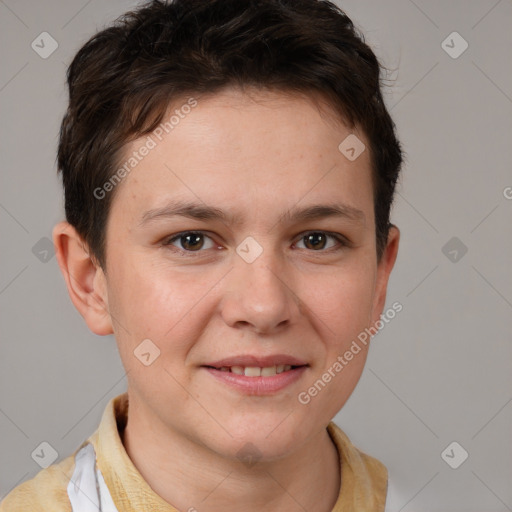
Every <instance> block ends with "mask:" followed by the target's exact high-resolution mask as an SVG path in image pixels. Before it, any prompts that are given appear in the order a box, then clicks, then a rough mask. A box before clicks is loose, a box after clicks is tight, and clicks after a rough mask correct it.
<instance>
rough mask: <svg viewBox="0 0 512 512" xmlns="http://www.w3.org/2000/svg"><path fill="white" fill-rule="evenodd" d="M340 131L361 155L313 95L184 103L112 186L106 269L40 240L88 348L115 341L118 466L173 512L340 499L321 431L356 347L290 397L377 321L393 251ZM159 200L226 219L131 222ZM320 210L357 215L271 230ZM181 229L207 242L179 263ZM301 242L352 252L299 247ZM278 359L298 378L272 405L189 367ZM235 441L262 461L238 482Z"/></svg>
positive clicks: (355, 373) (59, 235)
mask: <svg viewBox="0 0 512 512" xmlns="http://www.w3.org/2000/svg"><path fill="white" fill-rule="evenodd" d="M173 107H174V108H175V107H176V106H175V105H174V106H173ZM327 109H328V107H327ZM350 133H355V134H357V136H358V137H359V138H360V139H361V140H362V141H363V142H364V143H365V144H366V146H367V147H368V144H367V140H366V138H365V136H364V134H362V133H360V132H358V131H357V130H355V129H352V130H349V129H348V128H347V127H346V126H345V125H344V124H343V123H341V122H338V121H336V120H335V119H334V118H333V117H332V116H329V115H326V114H325V111H324V109H321V108H319V104H318V102H314V101H313V100H312V97H309V98H308V97H303V96H298V95H292V94H284V93H278V92H268V91H267V92H264V91H257V90H255V91H252V93H251V94H249V93H248V92H247V91H246V92H241V91H238V90H235V89H228V90H225V91H223V92H221V93H216V94H215V95H212V96H209V97H203V98H198V105H197V107H195V108H194V109H193V110H192V111H191V113H190V114H188V115H187V116H186V117H185V118H184V119H182V120H181V121H180V123H179V125H178V126H176V127H175V128H174V130H173V131H172V132H170V133H169V135H168V136H166V137H165V138H164V140H162V141H161V142H159V143H158V145H157V147H156V148H154V149H152V150H151V151H150V153H149V154H148V155H147V156H146V157H145V158H144V159H143V160H142V161H141V162H140V163H139V164H138V165H137V167H136V168H135V169H134V170H133V171H132V172H131V173H130V174H128V175H127V176H126V178H124V180H123V182H122V183H121V184H120V185H118V189H117V190H116V191H115V193H116V195H115V198H114V201H113V204H112V209H111V212H110V216H109V221H108V225H107V237H106V254H107V263H106V272H104V271H103V270H102V269H101V268H100V267H99V266H98V265H96V264H95V263H94V259H93V258H91V257H90V255H89V252H88V250H87V247H86V246H85V244H84V243H83V242H82V241H81V239H80V237H79V236H78V235H77V233H76V232H75V230H74V229H73V228H72V227H71V226H70V225H69V224H67V223H65V222H63V223H60V224H58V225H57V226H56V227H55V229H54V243H55V245H56V248H57V257H58V262H59V265H60V267H61V270H62V272H63V274H64V277H65V279H66V282H67V285H68V289H69V293H70V296H71V299H72V300H73V303H74V304H75V306H76V307H77V309H78V311H79V312H80V313H81V314H82V316H83V317H84V319H85V321H86V322H87V325H88V326H89V328H90V329H91V330H92V331H93V332H94V333H96V334H99V335H107V334H111V333H114V335H115V338H116V342H117V345H118V348H119V352H120V355H121V358H122V362H123V365H124V367H125V369H126V371H127V373H128V395H129V401H130V411H129V419H128V424H127V427H126V430H125V434H124V439H123V442H124V445H125V447H126V450H127V453H128V455H129V456H130V458H131V459H132V461H133V462H134V465H135V466H136V467H137V469H138V470H139V471H140V473H141V474H142V476H143V477H144V479H145V480H146V481H147V482H148V483H149V485H150V486H151V487H152V488H153V489H154V490H155V492H156V493H158V494H159V495H160V496H161V497H162V498H163V499H164V500H166V501H167V502H169V503H171V504H173V505H174V506H175V507H176V508H178V509H179V510H188V509H189V508H190V507H197V508H198V509H200V510H206V511H208V512H216V511H221V510H223V511H225V510H234V507H235V505H234V504H236V509H237V510H239V509H240V508H242V509H243V510H246V511H249V512H250V511H260V510H262V509H264V510H266V511H270V512H272V511H278V510H288V511H292V512H294V511H299V510H300V511H302V510H304V509H305V510H316V511H319V512H323V511H325V512H327V511H330V510H331V509H332V507H333V506H334V504H335V502H336V500H337V497H338V493H339V482H340V474H339V461H338V456H337V451H336V449H335V446H334V444H333V443H332V441H331V440H330V437H329V436H328V433H327V431H326V426H327V424H328V423H329V421H330V420H331V419H332V418H333V417H334V416H335V415H336V413H337V412H338V411H339V410H340V409H341V407H342V406H343V405H344V404H345V402H346V400H347V399H348V397H349V396H350V394H351V393H352V391H353V390H354V388H355V386H356V384H357V382H358V380H359V378H360V375H361V372H362V370H363V367H364V364H365V360H366V355H367V349H365V348H363V350H361V352H360V353H359V354H357V355H356V356H355V357H354V358H353V360H352V361H350V363H349V364H348V365H347V366H346V367H345V368H344V369H343V371H341V372H340V373H338V374H337V375H336V377H335V378H333V379H332V381H331V382H330V383H329V384H327V385H326V387H325V388H324V389H323V390H322V391H321V392H320V393H319V394H318V395H317V396H315V397H314V398H312V399H311V401H310V402H309V403H308V404H307V405H303V404H301V403H299V401H298V399H297V396H298V394H299V393H300V392H301V391H305V390H307V389H308V388H309V387H310V386H311V385H312V384H313V383H314V382H315V381H317V380H318V379H319V378H321V376H322V374H323V373H324V372H325V371H326V370H327V369H328V368H329V367H331V366H332V365H333V363H334V362H335V361H336V358H337V357H338V356H339V355H343V354H344V353H345V351H346V350H348V348H349V347H350V345H351V343H352V341H353V340H355V339H356V338H357V335H358V334H359V333H360V332H362V331H363V330H364V329H365V328H366V327H369V326H371V325H373V324H374V323H375V322H376V321H377V320H378V319H379V317H380V315H381V313H382V312H383V308H384V303H385V298H386V288H387V283H388V278H389V275H390V272H391V270H392V267H393V265H394V262H395V259H396V254H397V250H398V242H399V231H398V229H397V228H395V227H392V228H391V231H390V234H389V238H388V244H387V247H386V249H385V251H384V254H383V255H382V257H381V259H380V260H379V261H377V257H376V240H375V224H374V210H373V191H372V184H371V183H372V181H371V166H370V155H369V151H368V150H365V151H364V152H363V153H362V154H361V155H360V156H359V157H358V158H357V159H356V160H355V161H353V162H351V161H349V160H348V159H347V158H346V157H345V156H344V155H343V154H342V153H341V152H340V151H339V150H338V145H339V144H340V142H341V141H343V140H344V139H345V137H347V136H348V135H349V134H350ZM146 137H147V136H144V137H142V138H141V139H140V140H138V141H135V142H134V143H133V144H131V145H130V146H127V148H126V154H127V155H128V154H129V153H130V152H131V151H133V150H134V149H137V148H138V147H140V146H141V144H142V142H143V141H144V140H145V139H146ZM172 199H180V200H187V201H195V202H199V203H201V204H204V203H206V204H207V205H212V206H215V207H217V208H220V209H222V210H224V211H226V212H228V213H233V214H236V215H237V216H238V222H237V223H234V224H231V223H230V222H228V221H225V222H224V221H219V220H211V219H210V220H197V219H190V218H186V217H171V218H167V217H158V218H156V219H154V220H152V221H149V222H146V223H142V224H141V220H142V218H143V215H144V214H145V212H147V211H150V210H155V209H158V208H161V207H163V206H164V205H166V204H167V203H168V201H170V200H172ZM327 203H329V204H331V203H338V204H339V203H343V204H344V205H348V206H350V207H352V208H355V209H357V210H360V211H361V212H362V217H361V218H359V219H355V220H354V219H350V218H347V217H328V218H321V219H315V220H307V221H304V220H302V221H293V222H291V221H290V222H289V221H278V219H279V217H280V215H282V214H284V213H286V212H287V211H288V210H291V209H293V208H303V207H306V206H310V205H313V204H327ZM187 230H202V231H205V232H206V233H205V237H204V238H203V245H202V246H201V243H199V244H198V246H199V248H197V247H198V246H194V245H192V250H189V251H188V253H187V252H186V248H187V247H188V248H190V246H187V245H186V240H183V238H182V239H181V241H180V239H179V238H178V239H177V240H175V241H174V242H173V244H172V245H165V242H166V241H167V240H168V239H169V238H171V235H175V234H177V233H180V232H183V231H187ZM311 231H313V232H319V231H320V232H325V231H327V232H332V233H337V234H339V235H342V236H343V237H345V238H346V239H347V240H348V242H347V244H346V245H341V243H340V242H339V241H337V240H336V239H334V238H331V237H326V238H325V242H324V241H323V239H322V238H320V242H317V244H318V245H315V244H314V243H313V244H311V243H309V244H308V240H307V239H305V238H304V236H305V234H307V233H305V232H311ZM248 236H251V237H253V238H254V239H255V240H256V241H257V242H258V243H259V245H260V246H261V247H262V248H263V252H262V254H261V255H260V256H259V257H258V258H257V259H256V260H255V261H254V262H252V263H247V262H246V261H244V260H243V259H242V258H241V257H240V256H239V255H238V254H237V253H236V248H237V246H238V245H239V244H240V243H241V242H242V241H243V240H244V239H245V238H246V237H248ZM200 242H201V239H200ZM193 243H195V240H193ZM323 244H325V245H323ZM194 248H196V250H195V252H194ZM148 338H149V339H150V340H152V342H153V343H154V344H155V345H156V346H158V348H159V350H160V356H159V357H158V358H157V359H156V360H155V361H154V362H153V363H152V364H151V365H149V366H145V365H143V364H141V362H140V361H139V360H138V359H137V358H136V357H135V356H134V350H135V349H136V348H137V346H138V345H139V344H140V343H141V342H142V340H144V339H148ZM276 353H282V354H283V353H284V354H290V355H294V356H295V357H298V358H300V359H302V360H305V361H306V362H307V363H308V364H309V367H308V368H307V370H306V371H305V372H304V374H303V375H302V377H301V378H300V379H299V380H298V381H297V382H295V383H293V384H292V385H290V386H288V387H287V388H285V389H284V390H281V391H279V392H277V393H274V394H273V395H271V396H250V395H248V394H244V393H241V392H239V391H237V390H234V389H232V388H229V387H227V386H226V385H225V384H223V383H221V382H218V381H217V380H216V379H214V378H213V377H212V376H211V375H210V374H209V373H208V372H207V371H206V370H205V369H204V368H201V365H204V364H208V363H209V362H213V361H215V360H218V359H220V358H224V357H230V356H233V355H239V354H258V355H270V354H276ZM249 442H250V443H252V444H253V445H255V446H256V447H257V449H258V450H259V454H260V459H259V461H258V463H257V464H255V465H254V466H252V467H248V466H246V465H244V464H243V463H242V462H241V461H240V460H239V459H238V458H237V452H238V450H240V449H241V448H242V447H244V446H245V445H246V443H249ZM212 491H213V492H212ZM241 505H242V506H241Z"/></svg>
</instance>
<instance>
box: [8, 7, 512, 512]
mask: <svg viewBox="0 0 512 512" xmlns="http://www.w3.org/2000/svg"><path fill="white" fill-rule="evenodd" d="M339 5H340V6H341V7H343V8H344V9H346V12H347V14H348V15H349V16H350V17H351V18H352V19H353V20H354V22H355V23H356V25H357V26H359V27H360V28H361V29H362V30H363V31H364V33H365V34H366V39H367V41H368V42H369V43H370V44H371V45H372V47H373V48H374V50H375V52H376V53H377V55H378V56H379V57H380V58H381V60H382V62H383V64H385V65H386V66H387V67H388V68H390V74H389V78H390V79H391V80H390V82H389V86H388V87H386V101H387V103H388V105H389V108H390V109H391V114H392V115H393V117H394V119H395V121H396V123H397V126H398V130H399V136H400V138H401V140H402V142H403V145H404V149H405V151H406V154H407V155H406V158H407V161H406V165H405V167H404V172H403V177H402V180H401V182H400V185H399V187H398V195H397V200H396V205H395V208H394V212H393V221H394V222H395V223H396V224H397V225H398V226H399V227H400V228H401V231H402V239H401V247H400V251H399V257H398V261H397V265H396V267H395V271H394V274H393V275H392V278H391V283H390V288H389V295H388V306H390V305H391V304H392V303H393V302H394V301H399V302H401V303H402V304H403V311H402V312H401V313H399V314H398V315H397V316H396V318H395V319H394V320H393V321H392V322H391V323H390V324H388V325H387V326H386V327H385V328H384V329H383V330H382V331H381V332H380V333H379V334H378V336H377V337H376V338H375V339H374V342H373V347H372V349H371V351H370V357H369V360H368V365H367V368H366V371H365V373H364V375H363V378H362V380H361V381H360V383H359V385H358V387H357V389H356V391H355V392H354V394H353V395H352V397H351V398H350V400H349V402H348V403H347V405H346V406H345V407H344V408H343V410H342V411H341V412H340V413H339V414H338V415H337V417H336V418H335V421H336V422H337V423H338V424H339V425H340V426H341V427H342V428H343V429H344V430H345V432H346V433H347V434H348V435H349V437H350V438H351V439H352V441H353V442H354V443H355V444H356V445H357V446H358V447H359V448H361V449H363V450H364V451H367V452H368V453H370V454H372V455H373V456H375V457H377V458H379V459H380V460H381V461H383V462H384V463H385V465H386V466H387V468H388V470H389V474H390V481H389V495H388V503H387V510H388V511H404V512H408V511H428V512H433V511H479V512H480V511H484V510H485V511H488V512H491V511H505V510H512V485H511V482H512V435H511V425H512V404H511V401H512V371H511V366H512V365H511V361H512V345H511V334H510V333H511V328H512V320H511V319H512V315H511V313H512V272H511V271H510V260H511V255H512V227H511V224H512V223H511V218H512V216H511V214H512V199H507V196H508V197H509V198H511V197H512V188H507V187H512V171H511V169H512V149H511V147H512V69H511V64H510V62H511V61H510V56H511V49H512V30H511V27H512V2H511V1H510V0H500V1H496V0H478V1H477V0H473V1H469V0H464V1H440V0H439V1H426V0H423V1H420V0H415V1H414V2H413V1H412V0H391V1H386V2H382V1H380V0H373V1H369V0H366V1H361V0H359V1H357V0H351V1H344V2H339ZM133 6H135V2H131V1H121V0H117V1H110V2H101V1H100V0H92V1H91V0H89V2H84V1H83V0H72V1H63V0H60V1H58V0H44V1H40V2H34V1H27V0H16V1H15V0H3V1H0V16H1V18H0V19H1V21H0V37H1V45H0V52H1V58H2V66H1V75H0V107H1V119H2V123H1V134H0V144H1V151H2V153H1V154H2V159H1V166H2V173H1V180H2V185H1V192H0V228H1V233H2V236H1V239H0V240H1V241H0V243H1V266H0V308H1V318H0V319H1V326H2V343H1V353H0V431H1V436H0V460H1V469H0V496H3V495H5V494H6V493H7V492H8V491H9V490H10V489H11V488H13V487H14V486H15V485H18V484H19V483H21V482H22V481H24V480H27V479H28V478H31V477H33V476H34V475H35V474H36V473H37V472H38V471H39V470H40V467H39V466H38V465H37V464H36V462H34V460H33V459H32V457H31V453H32V452H33V451H34V449H36V447H38V446H39V444H40V443H41V442H43V441H46V442H48V443H50V445H51V446H53V447H54V448H55V449H56V450H57V452H58V453H59V460H60V459H61V458H64V457H66V456H68V455H69V454H71V453H72V452H73V451H74V450H75V449H76V448H77V447H78V445H79V444H80V443H81V442H82V441H83V440H85V439H86V438H87V437H88V436H89V435H90V434H91V433H92V432H93V431H94V430H95V429H96V427H97V425H98V423H99V421H100V418H101V414H102V412H103V410H104V407H105V406H106V404H107V402H108V401H109V400H110V399H111V398H112V397H113V396H116V395H118V394H120V393H122V392H123V391H124V390H125V389H126V380H125V377H124V371H123V368H122V366H121V363H120V360H119V357H118V353H117V349H116V346H115V341H114V339H113V338H112V337H98V336H95V335H94V334H92V333H90V332H89V331H88V329H87V327H86V325H85V323H84V322H83V320H82V318H81V317H80V316H79V314H78V313H77V312H76V311H75V309H74V307H73V305H72V304H71V301H70V300H69V298H68V295H67V291H66V289H65V285H64V280H63V278H62V276H61V274H60V271H59V269H58V266H57V262H56V259H55V257H54V256H53V255H52V252H51V248H48V247H46V246H45V243H46V244H47V243H48V241H47V240H46V241H45V240H44V238H45V237H48V238H50V237H51V229H52V227H53V225H54V224H55V223H56V222H58V221H59V220H61V219H62V218H63V208H62V194H61V188H60V183H59V181H58V179H57V176H56V166H55V151H56V144H57V135H58V129H59V125H60V121H61V118H62V115H63V113H64V109H65V107H66V100H67V91H66V89H65V86H64V83H65V70H66V65H67V64H68V63H69V62H70V60H71V58H72V56H73V55H74V54H75V52H76V51H77V50H78V48H79V47H80V46H81V45H82V44H83V43H84V42H85V40H86V39H87V38H88V37H89V36H91V35H92V34H93V33H94V32H95V31H96V30H99V29H101V28H102V27H103V26H104V25H105V24H106V23H108V22H110V21H111V20H113V19H114V18H115V17H117V16H118V15H120V14H121V13H122V12H124V11H125V10H127V9H129V8H131V7H133ZM44 31H46V32H49V33H50V34H51V36H52V37H53V38H54V39H55V40H56V41H57V42H58V45H59V46H58V48H57V50H56V51H55V52H54V53H53V54H52V55H50V56H49V57H48V58H47V59H43V58H41V57H40V56H39V55H38V54H37V53H36V52H35V51H34V50H33V49H32V48H31V43H32V41H34V40H36V42H37V41H38V40H39V41H40V39H36V38H38V36H39V34H41V32H44ZM454 31H457V32H458V33H459V34H460V35H461V36H462V37H463V38H464V40H465V41H467V43H468V44H469V47H468V48H467V50H466V51H465V52H464V53H462V54H461V55H460V56H458V58H452V57H451V56H450V55H448V53H447V52H446V51H445V49H443V46H442V42H443V41H444V40H445V39H446V38H447V36H448V35H449V34H451V33H452V32H454ZM461 44H462V41H461V40H460V39H457V37H456V38H455V39H454V38H453V37H452V38H451V39H450V38H448V40H447V42H446V43H445V44H444V47H445V48H447V49H448V50H449V51H451V52H452V54H453V52H458V51H460V49H462V46H461ZM446 45H448V47H446ZM450 46H451V47H452V48H449V47H450ZM45 48H46V49H48V48H49V46H48V44H46V45H45ZM453 237H457V239H456V240H454V241H452V242H451V245H448V246H447V247H445V244H447V243H448V241H449V240H450V239H452V238H453ZM41 239H43V240H42V241H41ZM36 244H37V245H36ZM34 246H35V248H34ZM464 247H466V248H467V252H466V253H465V254H463V252H464ZM443 248H444V249H443ZM47 249H50V252H46V253H45V250H47ZM453 251H455V252H453ZM46 260H47V261H46ZM453 441H456V442H457V443H459V445H460V446H461V447H463V449H464V450H466V451H467V452H468V453H469V457H468V459H467V460H466V461H465V462H464V463H463V464H461V465H460V466H459V467H458V468H457V469H452V468H451V467H450V466H449V465H448V464H447V463H446V462H445V460H443V458H442V457H441V453H442V452H443V450H444V449H445V448H446V447H447V446H448V445H449V444H450V443H452V442H453ZM461 450H462V448H459V447H456V448H455V449H454V451H453V452H452V451H450V450H448V453H449V456H450V457H449V459H447V460H450V462H451V463H452V464H455V463H457V462H460V460H461V459H460V457H461V453H462V451H461Z"/></svg>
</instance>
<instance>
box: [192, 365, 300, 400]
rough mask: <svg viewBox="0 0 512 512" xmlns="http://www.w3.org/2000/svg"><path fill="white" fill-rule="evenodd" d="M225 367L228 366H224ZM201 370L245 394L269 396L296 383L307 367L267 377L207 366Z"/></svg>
mask: <svg viewBox="0 0 512 512" xmlns="http://www.w3.org/2000/svg"><path fill="white" fill-rule="evenodd" d="M221 362H222V361H221ZM215 364H217V363H215ZM287 364H289V363H287ZM225 366H230V365H229V364H226V365H225ZM233 366H237V365H233ZM240 366H244V365H240ZM247 366H249V365H247ZM254 366H257V365H254ZM269 366H271V365H269ZM201 368H204V369H205V370H206V371H207V372H208V373H209V374H210V375H212V376H213V377H214V378H216V379H217V380H219V381H220V382H222V383H223V384H226V385H228V386H230V387H233V388H235V389H237V390H238V391H241V392H243V393H245V394H248V395H271V394H274V393H277V392H278V391H280V390H282V389H284V388H286V387H288V386H290V385H292V384H293V383H295V382H297V381H298V380H299V379H300V378H301V377H302V375H303V374H304V372H305V371H306V370H307V369H308V366H299V367H298V368H292V369H291V370H288V371H286V372H282V373H278V374H276V375H272V376H269V377H246V376H245V375H237V374H236V373H231V372H222V371H220V370H217V369H216V368H210V367H208V366H202V367H201Z"/></svg>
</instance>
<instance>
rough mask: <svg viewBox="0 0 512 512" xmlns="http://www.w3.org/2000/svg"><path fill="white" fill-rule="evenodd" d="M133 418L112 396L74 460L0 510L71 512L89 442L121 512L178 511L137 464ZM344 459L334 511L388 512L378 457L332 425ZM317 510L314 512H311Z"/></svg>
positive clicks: (21, 489) (31, 483) (16, 492)
mask: <svg viewBox="0 0 512 512" xmlns="http://www.w3.org/2000/svg"><path fill="white" fill-rule="evenodd" d="M127 418H128V395H127V393H123V394H121V395H119V396H117V397H115V398H113V399H112V400H111V401H110V402H109V403H108V405H107V407H106V408H105V411H104V413H103V417H102V419H101V422H100V425H99V427H98V429H97V430H96V432H94V434H92V435H91V437H89V439H88V440H87V441H85V442H84V443H82V444H81V445H80V447H79V448H78V449H77V450H76V451H75V452H74V453H73V454H72V455H70V456H69V457H67V458H66V459H64V460H62V461H61V462H59V463H57V464H53V465H51V466H49V467H48V468H46V469H43V470H41V471H40V472H39V473H38V474H37V475H36V476H35V477H34V478H32V479H31V480H28V481H26V482H24V483H22V484H20V485H19V486H17V487H16V488H15V489H13V490H12V491H11V492H10V493H9V494H8V495H7V496H6V497H5V498H4V500H3V501H2V502H1V503H0V512H28V511H30V512H72V508H71V503H70V500H69V497H68V494H67V486H68V483H69V481H70V478H71V476H72V474H73V471H74V468H75V460H74V456H75V454H76V453H77V452H78V451H79V450H80V448H81V447H83V446H84V445H86V444H87V443H92V444H93V446H94V450H95V452H96V462H97V467H98V469H99V470H100V471H101V473H102V474H103V477H104V479H105V482H106V484H107V487H108V489H109V491H110V494H111V496H112V499H113V501H114V504H115V505H116V507H117V510H118V512H179V511H178V510H177V509H176V508H174V507H173V506H172V505H170V504H169V503H167V502H166V501H164V500H163V499H162V498H161V497H160V496H159V495H158V494H156V493H155V492H154V491H153V490H152V489H151V487H150V486H149V484H148V483H147V482H146V481H145V480H144V479H143V478H142V476H141V474H140V473H139V472H138V470H137V469H136V468H135V466H134V465H133V463H132V461H131V459H130V458H129V456H128V454H127V453H126V450H125V448H124V446H123V443H122V440H121V436H120V432H122V431H123V430H124V428H125V426H126V422H127ZM327 431H328V432H329V435H330V437H331V439H332V440H333V442H334V444H335V446H336V448H337V450H338V455H339V458H340V468H341V471H340V473H341V485H340V493H339V496H338V500H337V501H336V504H335V505H334V508H333V509H332V512H348V511H355V512H384V507H385V502H386V494H387V481H388V474H387V470H386V467H385V466H384V465H383V464H382V463H381V462H379V461H378V460H377V459H374V458H373V457H370V456H369V455H367V454H365V453H363V452H361V451H359V450H358V449H357V448H356V447H355V446H354V445H353V444H352V443H351V442H350V440H349V438H348V437H347V436H346V435H345V433H344V432H343V431H342V430H341V429H340V428H339V427H338V426H337V425H336V424H335V423H333V422H330V423H329V425H328V426H327ZM312 512H314V511H312Z"/></svg>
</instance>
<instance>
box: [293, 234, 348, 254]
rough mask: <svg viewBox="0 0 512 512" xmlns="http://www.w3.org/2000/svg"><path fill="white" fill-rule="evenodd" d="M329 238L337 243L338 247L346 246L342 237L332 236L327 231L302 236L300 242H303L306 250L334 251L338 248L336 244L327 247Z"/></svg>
mask: <svg viewBox="0 0 512 512" xmlns="http://www.w3.org/2000/svg"><path fill="white" fill-rule="evenodd" d="M329 238H331V239H333V240H334V241H335V242H337V245H338V246H340V247H343V246H345V245H346V243H345V241H344V239H343V237H342V236H341V235H335V234H330V233H326V232H325V231H310V232H309V233H306V234H305V235H304V236H302V238H301V239H300V240H299V242H303V243H304V246H305V247H306V249H310V250H312V251H322V250H323V249H332V248H335V247H336V243H334V244H331V245H330V246H327V243H328V240H329Z"/></svg>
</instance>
